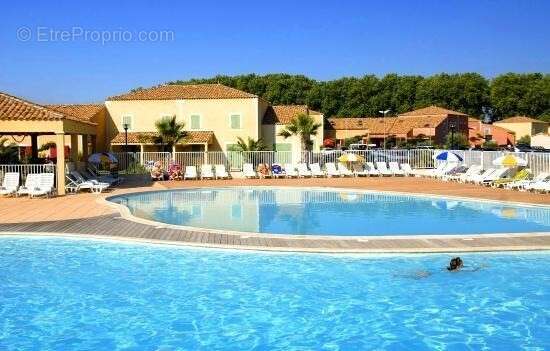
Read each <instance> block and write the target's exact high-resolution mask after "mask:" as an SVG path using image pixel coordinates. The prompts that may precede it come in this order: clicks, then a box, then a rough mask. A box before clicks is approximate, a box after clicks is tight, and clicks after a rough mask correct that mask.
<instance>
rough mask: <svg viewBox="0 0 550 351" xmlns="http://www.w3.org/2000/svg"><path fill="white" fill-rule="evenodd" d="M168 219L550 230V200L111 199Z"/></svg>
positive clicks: (294, 191)
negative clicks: (519, 203)
mask: <svg viewBox="0 0 550 351" xmlns="http://www.w3.org/2000/svg"><path fill="white" fill-rule="evenodd" d="M109 200H110V201H112V202H115V203H118V204H121V205H124V206H126V207H127V208H128V209H129V211H130V212H131V213H132V214H133V215H134V216H136V217H140V218H144V219H147V220H152V221H156V222H162V223H167V224H174V225H181V226H189V227H198V228H207V229H216V230H228V231H238V232H254V233H269V234H294V235H335V236H363V235H374V236H377V235H430V234H431V235H447V234H489V233H523V232H548V231H550V207H541V206H538V207H537V206H517V205H509V204H505V203H498V202H488V201H463V200H456V199H445V198H435V197H434V198H430V197H421V196H409V195H395V194H389V193H374V192H365V191H355V190H335V189H315V188H313V189H309V188H273V187H269V188H267V187H258V188H256V187H254V188H242V187H231V188H213V189H210V188H209V189H188V190H170V191H157V192H145V193H137V194H126V195H120V196H115V197H112V198H110V199H109Z"/></svg>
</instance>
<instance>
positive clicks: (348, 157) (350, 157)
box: [338, 154, 365, 163]
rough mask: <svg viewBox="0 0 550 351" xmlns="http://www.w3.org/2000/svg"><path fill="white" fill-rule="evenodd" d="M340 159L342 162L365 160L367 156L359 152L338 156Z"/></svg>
mask: <svg viewBox="0 0 550 351" xmlns="http://www.w3.org/2000/svg"><path fill="white" fill-rule="evenodd" d="M338 161H340V162H360V163H363V162H365V158H364V157H363V156H361V155H357V154H343V155H342V156H340V157H338Z"/></svg>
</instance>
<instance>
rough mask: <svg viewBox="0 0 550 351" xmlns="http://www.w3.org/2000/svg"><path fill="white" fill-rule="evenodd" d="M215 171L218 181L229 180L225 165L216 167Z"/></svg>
mask: <svg viewBox="0 0 550 351" xmlns="http://www.w3.org/2000/svg"><path fill="white" fill-rule="evenodd" d="M214 170H215V172H216V179H228V178H229V173H227V170H226V169H225V166H224V165H215V166H214Z"/></svg>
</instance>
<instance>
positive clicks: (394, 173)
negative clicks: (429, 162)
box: [389, 162, 405, 177]
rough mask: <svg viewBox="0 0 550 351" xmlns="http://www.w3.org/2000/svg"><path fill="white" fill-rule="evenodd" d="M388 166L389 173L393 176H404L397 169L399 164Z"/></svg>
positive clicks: (394, 163) (402, 172) (393, 163)
mask: <svg viewBox="0 0 550 351" xmlns="http://www.w3.org/2000/svg"><path fill="white" fill-rule="evenodd" d="M389 166H390V172H392V173H393V175H394V176H401V177H402V176H404V175H405V172H404V171H403V170H402V169H400V168H399V163H397V162H390V163H389Z"/></svg>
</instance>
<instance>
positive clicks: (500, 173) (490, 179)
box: [479, 167, 510, 185]
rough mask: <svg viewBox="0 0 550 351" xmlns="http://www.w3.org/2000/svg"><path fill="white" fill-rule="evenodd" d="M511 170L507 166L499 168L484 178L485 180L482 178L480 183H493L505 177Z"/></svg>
mask: <svg viewBox="0 0 550 351" xmlns="http://www.w3.org/2000/svg"><path fill="white" fill-rule="evenodd" d="M509 172H510V168H507V167H503V168H498V169H496V170H495V171H494V172H493V173H491V174H490V175H488V176H487V177H485V178H483V180H481V181H480V182H479V184H483V185H492V184H493V183H494V182H496V181H497V180H499V179H502V178H504V177H505V176H506V174H508V173H509Z"/></svg>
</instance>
